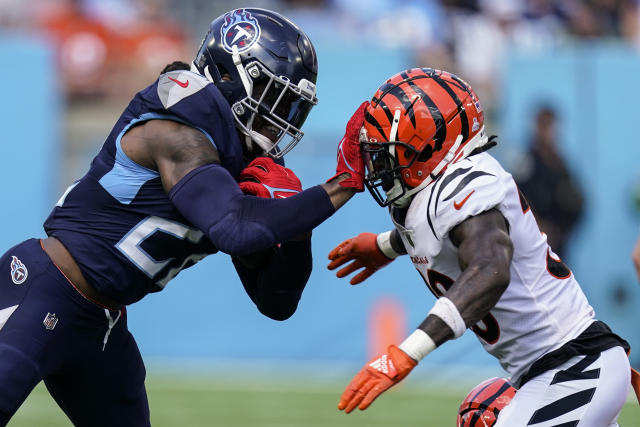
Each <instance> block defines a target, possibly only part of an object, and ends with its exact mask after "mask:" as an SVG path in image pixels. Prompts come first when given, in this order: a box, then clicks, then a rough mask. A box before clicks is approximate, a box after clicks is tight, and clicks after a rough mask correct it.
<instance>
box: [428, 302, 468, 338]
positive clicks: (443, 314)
mask: <svg viewBox="0 0 640 427" xmlns="http://www.w3.org/2000/svg"><path fill="white" fill-rule="evenodd" d="M429 314H433V315H434V316H438V317H439V318H440V319H442V321H443V322H444V323H446V324H447V326H448V327H449V328H451V330H452V331H453V338H454V339H455V338H460V337H461V336H462V334H464V331H466V330H467V326H466V325H465V323H464V319H463V318H462V316H461V315H460V312H459V311H458V308H457V307H456V306H455V304H454V303H453V302H452V301H451V300H450V299H449V298H447V297H440V298H438V301H436V303H435V304H434V305H433V308H432V309H431V311H430V312H429Z"/></svg>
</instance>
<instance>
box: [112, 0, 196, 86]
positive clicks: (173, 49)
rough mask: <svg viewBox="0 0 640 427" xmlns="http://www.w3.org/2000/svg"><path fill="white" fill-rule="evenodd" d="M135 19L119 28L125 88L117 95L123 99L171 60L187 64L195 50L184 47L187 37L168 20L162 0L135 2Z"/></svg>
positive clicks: (138, 0)
mask: <svg viewBox="0 0 640 427" xmlns="http://www.w3.org/2000/svg"><path fill="white" fill-rule="evenodd" d="M131 3H132V5H133V7H134V13H135V15H134V16H135V20H134V21H130V22H129V23H128V25H127V26H126V27H124V28H121V40H120V42H121V48H122V49H123V51H124V52H125V53H126V63H125V64H124V65H123V67H122V72H123V73H126V75H127V78H126V79H123V81H124V82H127V85H126V86H121V87H120V88H121V92H122V93H123V94H125V95H127V96H129V95H131V94H132V93H135V91H136V90H138V89H139V87H140V86H144V85H148V84H151V83H153V81H154V80H155V79H156V78H157V77H158V74H159V73H160V71H161V70H162V68H163V67H164V66H165V65H166V64H168V63H170V62H173V61H176V60H181V61H184V62H187V63H189V62H191V59H193V56H194V55H195V51H194V50H193V46H191V45H187V42H188V37H187V35H186V32H185V31H184V29H183V27H182V25H181V24H180V23H179V22H177V21H175V20H174V19H172V16H171V13H170V11H169V9H168V6H167V2H166V1H165V0H135V1H132V2H131Z"/></svg>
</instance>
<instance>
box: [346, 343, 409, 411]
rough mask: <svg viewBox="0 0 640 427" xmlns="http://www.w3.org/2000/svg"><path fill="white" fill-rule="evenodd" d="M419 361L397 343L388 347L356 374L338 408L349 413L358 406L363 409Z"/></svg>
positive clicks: (405, 374)
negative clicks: (408, 354) (384, 352)
mask: <svg viewBox="0 0 640 427" xmlns="http://www.w3.org/2000/svg"><path fill="white" fill-rule="evenodd" d="M417 364H418V363H417V362H416V361H415V360H413V359H412V358H410V357H409V356H407V353H405V352H404V351H402V350H400V349H399V348H398V347H397V346H395V345H393V344H392V345H390V346H389V347H387V353H386V354H383V355H381V356H378V357H374V358H373V359H371V361H369V363H367V364H366V365H365V366H364V368H363V369H362V370H361V371H360V372H359V373H358V375H356V376H355V377H354V378H353V379H352V380H351V382H350V383H349V385H348V386H347V388H346V389H345V390H344V392H343V393H342V396H341V397H340V403H338V409H339V410H341V411H342V410H344V412H346V413H347V414H348V413H349V412H351V411H353V410H354V409H355V408H356V406H358V405H359V406H358V407H359V408H360V409H361V410H364V409H367V408H368V407H369V405H371V403H372V402H373V401H374V400H375V399H376V398H377V397H378V396H380V395H381V394H382V393H383V392H384V391H385V390H387V389H388V388H389V387H391V386H393V385H395V384H397V383H399V382H400V381H401V380H402V379H403V378H404V377H406V376H407V375H409V372H411V370H412V369H413V368H415V366H416V365H417Z"/></svg>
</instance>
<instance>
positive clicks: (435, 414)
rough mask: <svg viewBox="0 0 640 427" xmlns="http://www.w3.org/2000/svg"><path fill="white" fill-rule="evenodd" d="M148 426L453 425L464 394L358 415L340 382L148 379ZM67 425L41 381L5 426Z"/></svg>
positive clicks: (418, 394) (429, 393)
mask: <svg viewBox="0 0 640 427" xmlns="http://www.w3.org/2000/svg"><path fill="white" fill-rule="evenodd" d="M147 388H148V393H149V400H150V405H151V420H152V425H153V426H154V427H176V426H189V427H205V426H207V427H208V426H222V427H303V426H311V427H352V426H353V427H355V426H367V427H376V426H381V427H382V426H384V427H388V426H401V427H405V426H434V427H453V426H455V416H456V412H457V409H458V405H459V403H460V401H461V400H462V399H463V397H464V394H465V393H464V391H462V392H460V391H449V390H440V391H438V390H433V389H431V390H430V389H422V388H420V389H416V388H411V387H401V388H400V389H398V390H392V391H391V392H387V393H386V394H385V395H384V396H382V398H380V399H378V400H377V401H376V402H375V404H373V405H372V406H371V407H370V408H369V409H367V410H366V411H364V412H360V411H358V410H356V412H354V413H351V414H349V415H345V414H343V413H341V412H339V411H338V410H337V409H336V404H337V401H338V398H339V395H340V392H341V391H342V385H341V384H336V385H335V386H333V385H327V384H314V383H313V382H311V383H309V382H305V381H304V380H301V381H298V382H289V383H283V384H280V383H272V382H268V381H259V382H258V383H256V384H250V383H247V382H243V383H240V384H233V383H232V382H229V381H222V382H219V381H217V380H216V379H215V378H202V379H197V378H184V379H178V378H176V377H170V378H163V377H151V378H150V379H148V381H147ZM620 425H621V426H622V427H640V406H638V404H637V403H636V402H631V401H630V402H629V403H627V405H626V406H625V408H624V410H623V412H622V416H621V418H620ZM39 426H43V427H44V426H46V427H69V426H71V423H70V422H69V421H68V420H67V419H66V418H65V416H64V415H63V414H62V412H61V411H60V409H59V408H58V407H57V406H56V404H55V402H53V400H52V399H51V397H50V396H49V395H48V393H47V391H46V389H45V388H44V386H43V385H42V384H40V385H39V386H38V387H37V388H36V389H35V390H34V392H33V393H32V394H31V396H29V398H28V399H27V401H26V402H25V404H24V405H23V406H22V407H21V408H20V410H19V411H18V413H17V414H16V416H15V417H14V418H13V420H12V421H11V422H10V423H9V427H39Z"/></svg>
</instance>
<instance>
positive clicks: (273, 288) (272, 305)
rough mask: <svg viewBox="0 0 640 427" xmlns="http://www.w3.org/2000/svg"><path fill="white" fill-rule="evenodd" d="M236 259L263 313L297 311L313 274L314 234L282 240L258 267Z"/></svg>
mask: <svg viewBox="0 0 640 427" xmlns="http://www.w3.org/2000/svg"><path fill="white" fill-rule="evenodd" d="M232 259H233V265H234V266H235V268H236V271H237V272H238V276H239V277H240V280H242V284H243V285H244V288H245V290H246V291H247V294H248V295H249V297H251V300H252V301H253V302H254V303H255V304H256V306H257V307H258V310H260V312H261V313H262V314H264V315H265V316H267V317H270V318H271V319H274V320H286V319H288V318H289V317H291V315H293V313H294V312H295V311H296V308H297V307H298V301H300V297H301V296H302V291H303V290H304V287H305V285H306V284H307V281H308V280H309V276H310V275H311V269H312V257H311V238H307V239H304V240H302V241H291V242H286V243H282V244H281V245H280V247H278V248H274V251H273V254H272V256H271V258H270V259H269V261H268V262H267V263H266V264H265V265H264V266H263V267H260V268H257V269H251V268H248V267H246V266H245V265H244V264H243V263H242V262H241V261H240V260H238V259H237V258H236V257H232Z"/></svg>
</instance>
